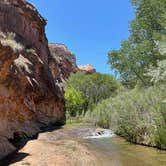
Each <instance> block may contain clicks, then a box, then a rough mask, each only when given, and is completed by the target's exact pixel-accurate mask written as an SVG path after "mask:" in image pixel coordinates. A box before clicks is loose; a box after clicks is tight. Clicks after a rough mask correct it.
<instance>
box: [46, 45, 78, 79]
mask: <svg viewBox="0 0 166 166" xmlns="http://www.w3.org/2000/svg"><path fill="white" fill-rule="evenodd" d="M49 49H50V53H51V58H50V60H49V61H50V63H49V66H50V68H51V70H52V72H53V75H54V77H56V78H57V80H59V81H63V80H65V79H66V78H68V77H69V75H70V73H72V72H76V71H77V70H78V68H77V65H76V58H75V56H74V54H72V53H71V52H70V51H69V50H68V48H67V47H66V46H65V45H64V44H49ZM55 65H57V66H58V68H55ZM57 69H58V70H57ZM57 76H58V77H57Z"/></svg>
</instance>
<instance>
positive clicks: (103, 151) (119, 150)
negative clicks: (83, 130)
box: [85, 132, 166, 166]
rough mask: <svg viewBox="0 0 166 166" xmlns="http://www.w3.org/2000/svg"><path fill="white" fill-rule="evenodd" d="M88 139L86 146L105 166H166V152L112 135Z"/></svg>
mask: <svg viewBox="0 0 166 166" xmlns="http://www.w3.org/2000/svg"><path fill="white" fill-rule="evenodd" d="M106 133H107V134H106V135H103V137H102V136H101V135H100V136H99V137H97V136H96V137H95V136H94V135H93V136H92V137H88V138H87V139H86V140H85V142H86V144H87V145H88V146H89V147H90V148H91V149H92V150H93V151H95V152H97V153H96V154H97V155H98V158H99V159H100V161H101V165H103V166H166V151H160V150H158V149H154V148H150V147H145V146H141V145H135V144H131V143H129V142H127V141H125V140H124V139H122V138H120V137H118V136H115V135H113V134H112V132H110V133H111V134H110V135H108V132H106Z"/></svg>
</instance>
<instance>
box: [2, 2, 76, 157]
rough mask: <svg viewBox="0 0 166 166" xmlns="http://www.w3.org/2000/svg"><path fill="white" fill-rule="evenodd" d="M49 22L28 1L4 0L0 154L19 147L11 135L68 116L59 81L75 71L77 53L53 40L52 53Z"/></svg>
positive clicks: (37, 129)
mask: <svg viewBox="0 0 166 166" xmlns="http://www.w3.org/2000/svg"><path fill="white" fill-rule="evenodd" d="M45 25H46V21H45V19H44V18H42V16H41V15H40V14H39V13H38V11H37V10H36V9H35V7H34V6H32V5H31V4H29V3H27V2H26V1H25V0H1V1H0V159H1V158H3V157H4V156H6V155H8V154H10V153H12V152H14V151H15V150H16V147H15V146H14V145H13V144H12V143H11V141H10V140H13V139H16V138H19V137H32V136H34V135H35V134H37V133H38V132H40V131H41V130H42V129H43V128H45V127H47V126H49V125H50V124H56V123H59V124H63V123H64V121H65V107H64V98H63V89H62V87H61V86H60V84H59V82H62V79H65V77H67V76H68V75H69V74H70V72H72V71H75V69H76V65H75V58H74V56H73V57H72V56H70V55H71V54H70V53H69V51H68V50H67V48H66V47H65V46H63V45H60V46H58V45H56V44H55V45H53V44H50V45H49V48H50V50H51V52H52V54H50V50H49V48H48V42H47V38H46V35H45ZM58 50H59V53H58V55H60V56H59V57H60V58H59V57H56V56H57V51H58ZM54 51H55V52H56V54H55V52H54ZM63 51H65V54H66V53H67V56H65V57H64V56H63ZM58 58H59V60H58ZM70 58H71V59H70Z"/></svg>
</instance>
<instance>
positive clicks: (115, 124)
mask: <svg viewBox="0 0 166 166" xmlns="http://www.w3.org/2000/svg"><path fill="white" fill-rule="evenodd" d="M165 98H166V88H165V86H164V85H160V86H158V87H156V86H155V87H150V88H148V89H133V90H130V91H127V90H126V91H123V92H121V93H120V94H118V95H117V96H116V97H115V98H112V97H111V98H109V99H107V100H104V101H102V102H100V103H99V104H98V105H97V106H96V107H95V108H94V109H93V111H92V112H89V111H88V112H87V114H86V116H85V120H88V121H90V122H92V123H94V124H95V125H99V126H101V127H110V128H112V129H113V130H114V131H115V132H116V133H117V134H119V135H121V136H123V137H125V138H126V139H127V140H129V141H131V142H135V143H141V144H146V145H152V146H157V147H159V148H162V149H164V148H166V103H163V100H164V99H165Z"/></svg>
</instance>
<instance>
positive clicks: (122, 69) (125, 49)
mask: <svg viewBox="0 0 166 166" xmlns="http://www.w3.org/2000/svg"><path fill="white" fill-rule="evenodd" d="M131 2H132V4H133V6H134V7H135V19H134V20H133V21H132V22H131V23H130V37H129V38H128V39H127V40H125V41H123V42H122V44H121V48H120V49H119V50H112V51H110V52H109V54H108V59H109V60H108V63H109V64H110V65H111V67H112V68H113V69H115V70H117V71H118V72H119V74H120V77H121V79H122V80H123V81H126V82H130V81H133V80H134V81H135V82H137V80H139V81H141V82H142V83H143V84H144V85H147V84H148V83H149V79H148V77H147V76H146V75H144V73H145V72H146V71H147V69H149V67H150V66H154V67H155V66H157V62H158V61H161V60H164V59H165V58H166V56H165V54H161V53H160V51H159V49H158V46H159V45H161V42H162V44H163V41H164V39H165V37H166V28H165V27H166V1H163V0H132V1H131ZM158 43H159V44H158Z"/></svg>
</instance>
